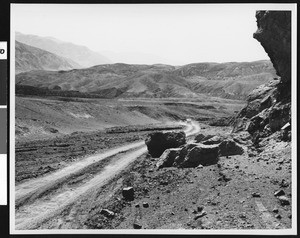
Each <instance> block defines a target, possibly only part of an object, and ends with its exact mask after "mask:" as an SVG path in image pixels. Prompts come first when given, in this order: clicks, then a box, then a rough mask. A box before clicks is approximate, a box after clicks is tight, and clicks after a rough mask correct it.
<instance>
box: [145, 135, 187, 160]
mask: <svg viewBox="0 0 300 238" xmlns="http://www.w3.org/2000/svg"><path fill="white" fill-rule="evenodd" d="M145 143H146V145H147V148H148V152H149V154H150V155H151V156H152V157H154V158H158V157H159V156H161V155H162V153H163V152H164V151H165V150H166V149H170V148H178V147H179V146H181V145H184V144H185V143H186V136H185V133H184V132H183V131H181V132H166V133H163V132H153V133H150V134H148V136H147V138H146V140H145Z"/></svg>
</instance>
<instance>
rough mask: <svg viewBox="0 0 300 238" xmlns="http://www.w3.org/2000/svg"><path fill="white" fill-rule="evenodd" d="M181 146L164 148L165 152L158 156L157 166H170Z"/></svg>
mask: <svg viewBox="0 0 300 238" xmlns="http://www.w3.org/2000/svg"><path fill="white" fill-rule="evenodd" d="M180 151H181V148H171V149H166V150H165V152H164V153H163V154H162V155H161V156H160V157H159V160H158V162H157V163H156V167H157V168H163V167H171V166H172V165H173V163H174V161H175V158H176V157H177V156H178V155H179V153H180Z"/></svg>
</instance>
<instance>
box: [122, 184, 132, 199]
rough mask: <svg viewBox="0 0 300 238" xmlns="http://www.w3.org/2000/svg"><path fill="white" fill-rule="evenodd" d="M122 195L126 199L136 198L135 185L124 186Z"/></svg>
mask: <svg viewBox="0 0 300 238" xmlns="http://www.w3.org/2000/svg"><path fill="white" fill-rule="evenodd" d="M122 195H123V197H124V198H125V199H126V200H129V201H132V200H133V199H134V190H133V187H127V188H123V190H122Z"/></svg>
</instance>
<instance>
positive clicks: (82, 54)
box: [16, 32, 110, 67]
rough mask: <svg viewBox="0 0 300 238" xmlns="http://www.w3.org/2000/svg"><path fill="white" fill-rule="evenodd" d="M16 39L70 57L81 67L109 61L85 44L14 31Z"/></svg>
mask: <svg viewBox="0 0 300 238" xmlns="http://www.w3.org/2000/svg"><path fill="white" fill-rule="evenodd" d="M16 40H17V41H19V42H22V43H24V44H27V45H30V46H34V47H37V48H40V49H43V50H46V51H49V52H51V53H53V54H56V55H59V56H62V57H65V58H68V59H71V60H73V61H75V62H76V63H77V64H79V65H81V66H82V67H91V66H93V65H98V64H107V63H110V60H109V59H107V58H106V57H105V56H103V55H101V54H99V53H97V52H94V51H92V50H90V49H89V48H87V47H85V46H80V45H75V44H73V43H70V42H64V41H60V40H58V39H55V38H53V37H41V36H36V35H27V34H22V33H20V32H16Z"/></svg>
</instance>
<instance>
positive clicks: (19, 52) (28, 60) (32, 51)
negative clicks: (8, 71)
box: [15, 41, 81, 74]
mask: <svg viewBox="0 0 300 238" xmlns="http://www.w3.org/2000/svg"><path fill="white" fill-rule="evenodd" d="M15 62H16V74H18V73H21V72H27V71H31V70H53V71H57V70H70V69H74V68H81V66H80V65H78V64H77V63H75V62H74V61H72V60H70V59H66V58H63V57H60V56H57V55H55V54H53V53H50V52H48V51H45V50H41V49H39V48H36V47H33V46H29V45H26V44H23V43H21V42H18V41H16V43H15Z"/></svg>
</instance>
